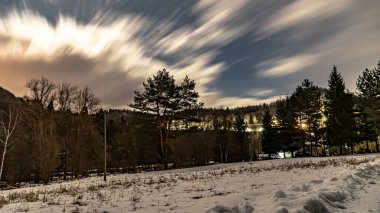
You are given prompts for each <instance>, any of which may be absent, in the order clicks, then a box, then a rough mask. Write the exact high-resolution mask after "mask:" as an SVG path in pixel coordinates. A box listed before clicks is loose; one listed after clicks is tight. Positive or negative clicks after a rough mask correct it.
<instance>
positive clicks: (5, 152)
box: [0, 141, 8, 180]
mask: <svg viewBox="0 0 380 213" xmlns="http://www.w3.org/2000/svg"><path fill="white" fill-rule="evenodd" d="M7 145H8V142H7V141H5V144H4V150H3V157H2V158H1V159H2V160H1V168H0V180H1V178H2V177H3V169H4V161H5V155H6V154H7Z"/></svg>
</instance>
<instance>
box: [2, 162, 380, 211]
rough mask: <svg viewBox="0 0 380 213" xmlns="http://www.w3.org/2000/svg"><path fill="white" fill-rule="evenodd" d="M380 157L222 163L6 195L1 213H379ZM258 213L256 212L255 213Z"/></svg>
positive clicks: (94, 178)
mask: <svg viewBox="0 0 380 213" xmlns="http://www.w3.org/2000/svg"><path fill="white" fill-rule="evenodd" d="M379 196H380V155H366V156H365V155H360V156H345V157H331V158H298V159H282V160H270V161H260V162H246V163H233V164H218V165H212V166H205V167H198V168H189V169H179V170H171V171H161V172H149V173H140V174H124V175H114V176H110V177H109V179H108V181H107V182H106V183H105V182H103V181H102V177H93V178H86V179H82V180H77V181H71V182H65V183H57V184H52V185H48V186H36V187H32V188H22V189H14V190H8V191H0V206H1V205H2V204H3V205H4V206H3V207H1V208H0V212H17V211H28V212H63V211H65V212H102V211H106V212H149V213H150V212H209V213H212V212H232V213H239V212H240V213H246V212H260V213H261V212H262V213H265V212H270V213H286V212H291V213H292V212H294V213H325V212H356V213H362V212H380V203H379V201H378V197H379ZM252 210H253V211H252Z"/></svg>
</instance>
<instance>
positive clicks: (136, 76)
mask: <svg viewBox="0 0 380 213" xmlns="http://www.w3.org/2000/svg"><path fill="white" fill-rule="evenodd" d="M168 1H169V0H168ZM41 2H44V4H41ZM158 5H160V7H159V8H158ZM379 8H380V3H379V2H377V1H370V0H368V1H365V2H362V1H360V2H358V1H353V0H348V1H343V2H337V1H331V0H327V1H287V0H286V1H281V2H279V1H274V0H268V1H248V0H239V1H231V0H202V1H196V0H189V1H185V2H180V1H169V2H168V3H162V2H159V3H158V2H155V1H152V2H148V3H144V4H142V3H141V1H137V0H125V1H103V0H91V1H89V0H88V1H85V0H84V1H73V0H67V1H51V0H44V1H42V0H31V1H20V0H15V1H12V2H8V3H5V2H4V3H0V12H1V15H0V75H1V78H0V85H1V86H4V87H5V88H9V89H10V90H11V91H12V92H15V93H16V94H17V95H25V94H26V93H27V91H26V89H25V82H26V81H27V80H29V79H30V78H39V77H41V76H42V75H44V76H46V77H48V78H49V79H51V80H53V81H55V82H57V83H61V82H71V83H73V84H77V85H78V86H84V85H86V84H87V85H89V86H90V87H91V88H92V89H93V91H94V92H95V93H96V94H97V95H98V96H99V97H100V98H101V99H102V100H103V104H104V105H105V106H107V107H125V106H126V105H127V104H128V103H131V101H132V99H133V91H134V90H138V89H141V83H142V82H143V81H145V79H146V78H147V77H148V76H151V75H152V74H154V73H155V72H156V71H157V70H159V69H162V68H167V69H168V70H169V71H171V72H172V74H174V75H175V77H176V78H177V79H182V78H184V76H185V75H188V76H190V78H192V79H194V80H195V81H196V82H197V90H198V91H199V92H200V95H201V101H202V102H205V104H206V105H207V106H239V105H252V104H258V103H263V102H266V101H271V100H274V99H275V98H278V97H282V96H283V95H285V94H289V93H291V91H292V90H293V89H294V88H295V87H296V86H297V84H299V83H300V82H301V81H302V80H303V78H305V77H307V78H310V79H311V80H312V81H314V82H315V83H316V84H319V85H324V86H325V85H326V82H327V75H328V73H329V70H330V69H331V67H332V65H334V64H336V65H338V69H339V71H341V72H342V73H343V76H344V77H345V80H346V82H347V85H348V86H349V88H350V89H351V90H353V89H354V88H355V80H356V77H357V75H358V74H359V73H360V72H361V71H362V70H363V69H364V68H365V67H368V66H371V65H372V66H374V65H375V64H377V61H378V60H380V58H379V55H380V46H379V44H378V40H379V39H380V20H379V19H378V17H380V12H379V11H380V10H379Z"/></svg>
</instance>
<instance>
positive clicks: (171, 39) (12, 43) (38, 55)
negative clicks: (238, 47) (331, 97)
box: [0, 0, 253, 107]
mask: <svg viewBox="0 0 380 213" xmlns="http://www.w3.org/2000/svg"><path fill="white" fill-rule="evenodd" d="M246 3H248V1H246V0H244V1H243V0H242V1H238V2H231V1H215V2H207V3H206V1H200V2H198V3H197V4H196V6H195V7H194V8H193V13H197V14H199V17H200V18H199V21H198V22H197V24H196V25H192V26H185V27H181V28H179V29H177V30H176V31H174V32H171V33H170V34H168V35H166V36H164V35H165V34H166V33H167V32H168V31H169V30H170V28H171V27H172V26H173V25H172V23H169V22H164V21H163V22H161V23H158V24H157V23H156V22H154V21H151V20H149V19H148V18H144V17H141V16H136V15H123V16H121V17H118V18H115V17H114V16H112V14H101V13H99V14H98V15H97V16H96V17H95V18H94V19H93V20H92V21H90V22H89V23H87V24H84V23H80V22H77V21H76V20H75V19H74V18H73V17H68V16H59V18H58V20H57V23H56V24H55V25H53V24H52V23H50V22H49V21H48V20H47V19H46V18H45V17H43V16H41V15H39V14H37V13H34V12H31V11H28V10H25V11H12V12H10V13H9V14H8V15H7V16H5V17H4V18H2V19H1V20H0V38H4V39H0V42H2V43H1V46H0V61H1V59H3V61H2V63H3V64H4V63H6V64H5V65H6V66H8V67H9V66H15V65H14V64H16V63H13V62H14V61H22V62H23V64H24V63H26V64H28V63H29V64H31V63H33V66H35V67H38V69H40V70H38V71H33V73H31V71H28V68H27V67H28V66H27V65H26V66H24V65H23V66H18V69H19V71H18V73H20V74H21V75H23V76H22V77H21V76H20V78H19V79H24V82H25V80H28V79H27V78H28V77H35V78H36V77H40V76H35V75H36V74H37V73H38V74H39V75H45V76H47V77H51V78H53V79H52V80H57V79H58V81H69V82H75V83H77V84H79V86H82V85H85V84H89V86H90V87H92V88H93V89H94V91H95V93H96V94H98V95H99V96H100V98H101V99H102V100H104V102H105V103H104V104H105V105H109V106H116V107H123V105H125V104H127V103H130V102H131V100H132V97H133V90H136V89H139V87H138V86H137V85H141V82H142V81H144V80H145V79H146V78H147V77H148V76H151V75H152V74H154V73H155V72H156V71H157V70H159V69H162V68H164V67H166V68H167V69H168V70H169V71H171V72H172V74H174V75H175V77H176V78H183V77H184V76H185V75H189V76H190V78H192V79H194V80H195V81H196V82H197V90H198V91H199V93H200V95H201V101H203V102H205V103H206V104H207V105H208V106H220V105H221V103H219V101H218V100H221V99H223V94H221V93H220V92H210V91H209V88H208V84H210V83H212V82H213V81H215V80H216V78H217V77H218V76H219V74H220V73H221V72H223V71H224V70H225V69H226V67H227V66H226V64H224V63H213V62H212V60H213V59H214V58H215V57H216V56H217V54H218V51H219V49H218V48H219V47H220V45H224V44H225V43H228V42H231V41H232V40H234V39H236V38H238V37H239V36H240V35H241V34H242V33H243V29H244V28H243V27H242V26H240V25H238V24H235V25H230V24H231V23H233V21H234V18H235V17H237V16H238V11H239V10H240V9H242V8H243V7H244V5H245V4H246ZM148 29H149V30H148ZM142 35H143V36H142ZM204 47H207V48H208V49H207V50H206V51H203V53H201V51H200V49H202V48H204ZM177 52H183V53H185V54H184V56H180V55H176V56H177V60H178V62H177V63H175V64H174V65H173V66H171V67H168V65H167V64H166V63H165V62H164V61H162V60H160V59H158V58H156V57H155V56H156V55H158V54H162V53H164V54H171V53H177ZM76 55H80V56H81V57H83V59H82V58H81V59H79V60H78V62H76V63H78V65H79V66H74V69H75V67H78V68H77V69H75V70H74V71H73V70H70V71H64V69H57V68H56V66H55V65H50V64H51V63H53V64H54V63H57V60H58V61H59V60H65V59H64V58H66V57H67V56H76ZM5 59H10V60H9V63H8V62H5ZM80 63H91V64H92V65H89V66H86V67H87V69H89V70H82V69H81V68H80V67H81V65H80ZM36 64H37V65H36ZM72 67H73V66H71V68H72ZM48 68H50V69H51V70H47V69H48ZM52 68H53V69H52ZM30 69H31V70H34V69H33V68H31V67H30ZM6 70H7V71H4V72H7V73H5V74H4V75H5V76H6V75H8V76H9V75H11V72H12V71H11V70H12V68H11V67H9V68H7V69H6ZM58 70H59V71H58ZM28 72H29V73H28ZM57 72H65V73H57ZM81 73H85V74H84V75H86V77H84V76H83V75H81ZM38 74H37V75H38ZM62 75H63V76H65V78H57V77H56V76H62ZM78 76H81V77H80V78H79V77H78ZM113 76H119V77H118V78H117V79H115V78H114V77H113ZM121 80H127V81H126V82H124V84H125V85H123V83H122V82H119V81H121ZM116 81H117V82H116ZM24 82H21V81H19V82H18V85H17V86H16V87H17V88H16V91H25V89H24V90H23V89H20V88H24ZM0 83H2V84H3V85H4V86H7V85H9V86H10V87H11V88H15V86H14V85H10V84H9V83H7V81H6V80H5V81H4V80H0ZM129 85H130V86H129ZM116 86H117V87H116ZM121 88H122V89H121ZM126 89H128V90H129V91H125V90H126ZM113 90H118V91H116V93H117V92H119V90H121V91H120V92H119V93H121V94H115V91H113ZM123 90H124V91H123ZM18 93H19V94H18V95H24V94H22V93H21V92H18ZM122 95H124V96H125V100H126V101H120V100H112V98H115V97H118V98H119V99H120V98H121V96H122ZM238 100H239V98H236V100H234V101H233V103H234V104H237V103H238V102H239V101H238ZM245 101H246V100H245ZM222 102H223V103H225V102H227V100H225V99H223V101H222ZM251 103H253V102H251ZM231 104H232V103H231Z"/></svg>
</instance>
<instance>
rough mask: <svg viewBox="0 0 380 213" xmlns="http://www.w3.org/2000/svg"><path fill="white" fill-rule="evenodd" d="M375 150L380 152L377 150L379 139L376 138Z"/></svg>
mask: <svg viewBox="0 0 380 213" xmlns="http://www.w3.org/2000/svg"><path fill="white" fill-rule="evenodd" d="M376 151H377V152H380V150H379V139H376Z"/></svg>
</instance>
